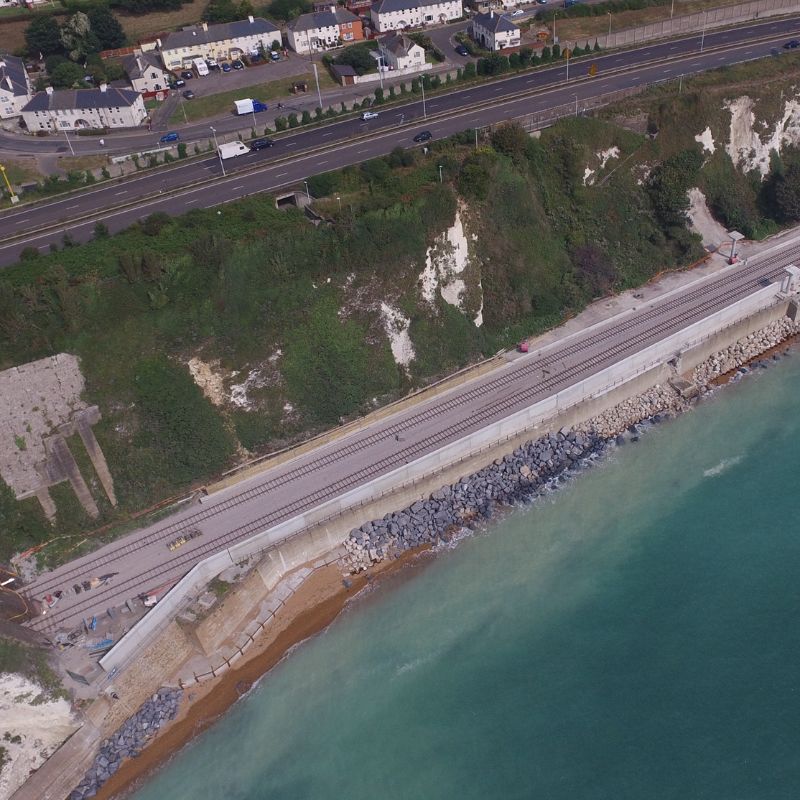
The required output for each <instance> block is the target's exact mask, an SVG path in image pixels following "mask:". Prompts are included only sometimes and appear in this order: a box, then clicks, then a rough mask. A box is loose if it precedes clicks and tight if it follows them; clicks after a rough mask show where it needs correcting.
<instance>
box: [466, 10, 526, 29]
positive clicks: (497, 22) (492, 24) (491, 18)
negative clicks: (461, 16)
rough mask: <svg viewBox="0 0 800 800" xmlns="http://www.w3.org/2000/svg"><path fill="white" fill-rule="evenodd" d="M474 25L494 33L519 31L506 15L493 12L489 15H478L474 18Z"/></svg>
mask: <svg viewBox="0 0 800 800" xmlns="http://www.w3.org/2000/svg"><path fill="white" fill-rule="evenodd" d="M473 24H475V25H480V26H481V27H482V28H485V29H486V30H487V31H492V33H502V32H504V31H516V30H519V28H517V26H516V25H515V24H514V23H513V22H512V21H511V20H510V19H509V18H508V17H507V16H505V14H494V13H492V12H489V13H488V14H476V15H475V16H474V17H473Z"/></svg>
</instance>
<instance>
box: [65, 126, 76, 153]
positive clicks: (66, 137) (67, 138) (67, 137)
mask: <svg viewBox="0 0 800 800" xmlns="http://www.w3.org/2000/svg"><path fill="white" fill-rule="evenodd" d="M64 138H65V139H66V140H67V144H68V145H69V151H70V153H72V155H75V150H73V148H72V140H71V139H70V138H69V136H67V129H66V128H64Z"/></svg>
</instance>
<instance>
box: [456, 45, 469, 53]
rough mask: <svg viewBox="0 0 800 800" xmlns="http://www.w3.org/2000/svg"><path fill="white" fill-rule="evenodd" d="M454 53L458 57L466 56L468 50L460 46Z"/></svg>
mask: <svg viewBox="0 0 800 800" xmlns="http://www.w3.org/2000/svg"><path fill="white" fill-rule="evenodd" d="M456 53H458V54H459V55H460V56H468V55H469V50H467V48H466V46H465V45H463V44H460V45H457V47H456Z"/></svg>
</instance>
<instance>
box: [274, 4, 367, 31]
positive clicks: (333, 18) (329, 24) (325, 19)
mask: <svg viewBox="0 0 800 800" xmlns="http://www.w3.org/2000/svg"><path fill="white" fill-rule="evenodd" d="M344 22H358V17H357V16H356V15H355V14H354V13H353V12H352V11H348V10H347V9H346V8H342V7H341V6H336V9H335V10H334V11H314V12H312V13H311V14H301V15H300V16H299V17H298V18H297V19H293V20H292V21H291V22H290V23H289V24H288V25H287V26H286V27H287V29H288V30H290V31H315V30H318V29H319V28H335V27H336V26H337V25H341V24H342V23H344Z"/></svg>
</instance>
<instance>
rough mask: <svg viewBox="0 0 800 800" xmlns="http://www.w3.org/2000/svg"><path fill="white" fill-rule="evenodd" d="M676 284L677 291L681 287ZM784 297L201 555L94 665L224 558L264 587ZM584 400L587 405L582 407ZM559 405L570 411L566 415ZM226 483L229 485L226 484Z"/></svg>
mask: <svg viewBox="0 0 800 800" xmlns="http://www.w3.org/2000/svg"><path fill="white" fill-rule="evenodd" d="M701 282H702V281H698V282H697V283H701ZM679 291H682V292H685V291H686V287H684V288H683V289H681V290H679ZM787 306H788V302H787V301H786V300H780V299H779V298H778V296H777V294H776V287H775V286H768V287H765V288H763V289H760V290H758V291H756V292H754V293H753V294H751V295H749V296H748V297H746V298H744V299H743V300H741V301H739V302H738V303H735V304H733V305H731V306H728V307H726V308H724V309H723V310H721V311H719V312H717V313H715V314H712V315H711V316H709V317H707V318H705V319H703V320H701V321H700V322H697V323H695V324H693V325H690V326H688V327H687V328H685V329H683V330H681V331H679V332H677V333H675V334H673V335H671V336H669V337H666V338H665V339H662V340H661V341H659V342H657V343H655V344H654V345H652V346H650V347H648V348H645V349H644V350H642V351H640V352H639V353H636V354H634V355H633V356H630V357H629V358H626V359H623V360H622V361H620V362H618V363H616V364H614V365H612V366H611V367H608V368H607V369H604V370H601V371H600V372H598V373H597V374H595V375H592V376H591V377H589V378H587V379H585V380H583V381H581V382H579V383H577V384H575V385H573V386H571V387H569V388H568V389H565V390H563V391H561V392H559V393H557V394H555V395H553V396H551V397H548V398H546V399H544V400H542V401H540V402H538V403H534V404H533V405H531V406H529V407H528V408H526V409H523V410H521V411H519V412H517V413H515V414H512V415H511V416H509V417H506V418H505V419H502V420H500V421H498V422H496V423H494V424H493V425H490V426H488V427H486V428H483V429H481V430H480V431H476V432H475V433H473V434H470V435H469V436H466V437H464V438H463V439H461V440H459V441H457V442H453V443H451V444H449V445H446V446H444V447H442V448H440V449H439V450H436V451H434V452H433V453H429V454H428V455H426V456H423V457H422V458H420V459H417V460H416V461H414V462H412V463H410V464H406V465H404V466H402V467H399V468H398V469H395V470H393V471H392V472H390V473H387V474H386V475H382V476H380V477H379V478H376V479H375V480H373V481H370V482H369V483H367V484H363V485H361V486H359V487H357V488H355V489H352V490H350V491H349V492H346V493H344V494H343V495H341V496H340V497H337V498H334V499H333V500H330V501H328V502H326V503H323V504H322V505H320V506H317V507H316V508H313V509H310V510H309V511H307V512H305V513H303V514H300V515H298V516H297V517H294V518H292V519H290V520H287V521H286V522H284V523H281V524H280V525H276V526H275V527H273V528H270V529H269V530H266V531H263V532H262V533H259V534H256V535H254V536H252V537H250V538H249V539H247V540H245V541H243V542H240V543H239V544H237V545H235V546H233V547H231V548H229V549H228V550H227V551H225V552H223V553H218V554H216V555H214V556H212V557H210V558H208V559H206V560H204V561H202V562H200V563H199V564H198V565H197V566H195V567H194V568H193V569H192V570H191V571H190V572H189V573H188V574H187V575H186V576H185V577H184V578H183V579H182V580H181V581H180V582H179V583H178V584H177V585H176V586H175V587H174V588H173V589H172V590H171V591H170V592H168V593H167V595H166V596H165V597H164V598H163V599H162V600H161V601H160V602H159V603H158V605H156V606H155V607H154V608H153V609H152V610H151V611H150V612H149V613H148V614H147V616H146V617H144V618H143V619H142V620H141V621H140V622H139V623H138V624H137V625H136V626H135V627H134V628H133V629H132V630H131V631H129V632H128V633H127V634H126V635H125V636H124V637H123V638H122V639H121V640H120V641H119V642H118V643H117V645H116V646H115V647H114V648H113V649H112V650H110V651H109V652H108V653H107V654H106V655H105V656H104V657H103V658H102V659H101V660H100V664H101V666H102V667H103V668H104V669H106V670H111V669H112V668H114V667H117V668H119V667H122V666H124V665H125V664H126V663H127V662H128V661H129V660H130V659H132V658H134V657H135V656H136V654H137V653H138V652H140V651H141V648H142V646H144V644H145V643H146V642H147V641H149V640H150V639H151V638H152V637H153V636H155V635H156V634H157V632H158V630H159V629H160V628H161V627H162V626H163V625H164V624H165V623H166V622H167V621H168V620H169V619H171V618H172V617H173V616H174V615H175V614H176V613H177V612H178V611H179V610H180V609H181V608H182V607H183V606H184V605H185V604H186V602H187V600H188V599H189V598H191V597H194V596H196V595H197V594H198V593H199V591H200V590H201V589H202V588H203V587H204V586H205V585H206V584H207V583H208V582H209V581H210V580H211V579H212V578H213V577H215V576H216V575H218V574H219V573H220V572H222V571H223V570H224V569H226V568H227V567H229V566H231V565H232V564H235V563H239V562H242V561H246V560H248V559H249V558H252V557H254V556H259V555H262V554H264V553H266V554H267V555H266V559H265V561H264V563H263V564H262V566H261V567H260V570H261V574H262V577H263V578H264V581H265V585H267V586H268V587H269V584H270V583H272V582H273V581H276V582H277V580H279V579H280V576H281V575H283V574H285V573H286V572H287V571H288V570H290V569H292V568H293V566H296V565H298V564H302V563H307V562H308V561H311V560H313V559H315V558H318V557H319V556H320V555H322V554H323V553H326V552H329V551H330V550H332V549H334V548H335V547H337V546H338V545H340V544H341V543H342V541H343V540H344V538H345V536H346V535H347V533H348V532H349V530H350V529H351V528H354V527H358V525H360V524H361V523H363V521H364V520H365V519H374V518H377V517H380V516H383V515H384V514H385V513H387V512H388V511H393V510H396V509H397V508H402V507H404V506H405V505H408V504H410V503H413V502H414V501H415V500H417V499H420V498H421V497H423V496H424V495H425V494H426V493H428V492H429V491H430V490H431V489H430V488H429V487H430V485H431V482H432V481H433V482H435V483H436V486H434V487H433V488H438V486H441V485H443V484H445V483H448V482H453V480H451V479H450V478H449V477H448V476H450V475H451V473H454V472H457V473H458V474H457V475H456V479H457V478H458V477H460V476H461V475H464V474H469V473H470V472H473V471H475V469H474V468H473V467H474V466H475V465H476V464H478V465H479V466H478V467H477V468H480V467H482V466H484V465H485V464H486V463H488V461H490V460H492V458H493V457H494V456H490V455H489V454H490V453H491V452H493V451H494V450H495V449H497V448H498V447H500V448H502V450H503V451H506V452H507V451H508V450H511V449H513V448H514V447H516V446H517V445H518V444H519V443H521V442H523V441H525V440H526V439H528V438H532V437H531V432H532V431H538V435H541V433H543V432H545V431H544V430H542V429H541V428H540V426H543V425H544V423H545V422H546V421H547V420H555V419H558V420H559V427H560V426H563V425H565V424H573V422H574V421H576V420H573V419H571V418H572V417H573V415H575V416H577V415H579V413H582V414H584V416H583V419H586V418H588V417H589V416H593V415H594V414H597V413H600V412H601V411H603V410H605V409H607V408H610V407H611V406H613V405H615V404H616V403H617V402H619V400H618V399H615V398H617V397H619V396H630V395H631V394H634V393H638V392H640V391H643V390H644V389H646V388H649V387H650V386H652V385H654V384H655V383H658V382H659V381H661V380H663V377H664V370H665V369H666V367H665V366H664V365H665V364H666V362H668V361H670V360H674V359H678V360H680V361H681V363H682V365H683V364H687V365H688V366H686V367H685V368H686V369H690V368H692V366H694V365H695V363H699V362H700V361H702V360H703V359H704V358H705V357H707V355H710V354H711V353H713V352H715V351H716V350H719V349H721V348H722V347H724V346H725V345H727V344H730V343H731V342H733V341H735V340H736V339H737V338H739V337H740V336H741V335H744V331H745V329H747V328H749V331H752V330H756V329H757V327H763V325H765V324H767V322H769V321H772V320H773V319H777V318H778V317H780V316H782V315H785V313H786V309H787ZM749 320H755V321H756V322H755V323H753V322H750V321H749ZM764 320H766V321H764ZM753 324H756V325H757V327H755V328H754V327H752V325H753ZM749 331H747V332H749ZM553 346H555V345H553ZM547 349H549V348H545V349H544V350H547ZM540 352H544V351H540ZM694 353H696V355H694ZM702 353H705V354H706V355H702V356H701V354H702ZM693 359H696V360H695V361H693ZM587 401H594V402H591V403H590V402H587ZM579 408H582V409H583V410H582V412H579V411H578V409H579ZM587 408H591V409H592V410H591V413H588V414H587V413H586V411H587ZM568 411H571V412H573V413H566V414H565V412H568ZM564 420H569V421H564ZM228 491H235V487H232V488H231V489H230V490H228ZM381 509H386V510H383V511H381ZM301 534H302V535H301Z"/></svg>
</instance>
